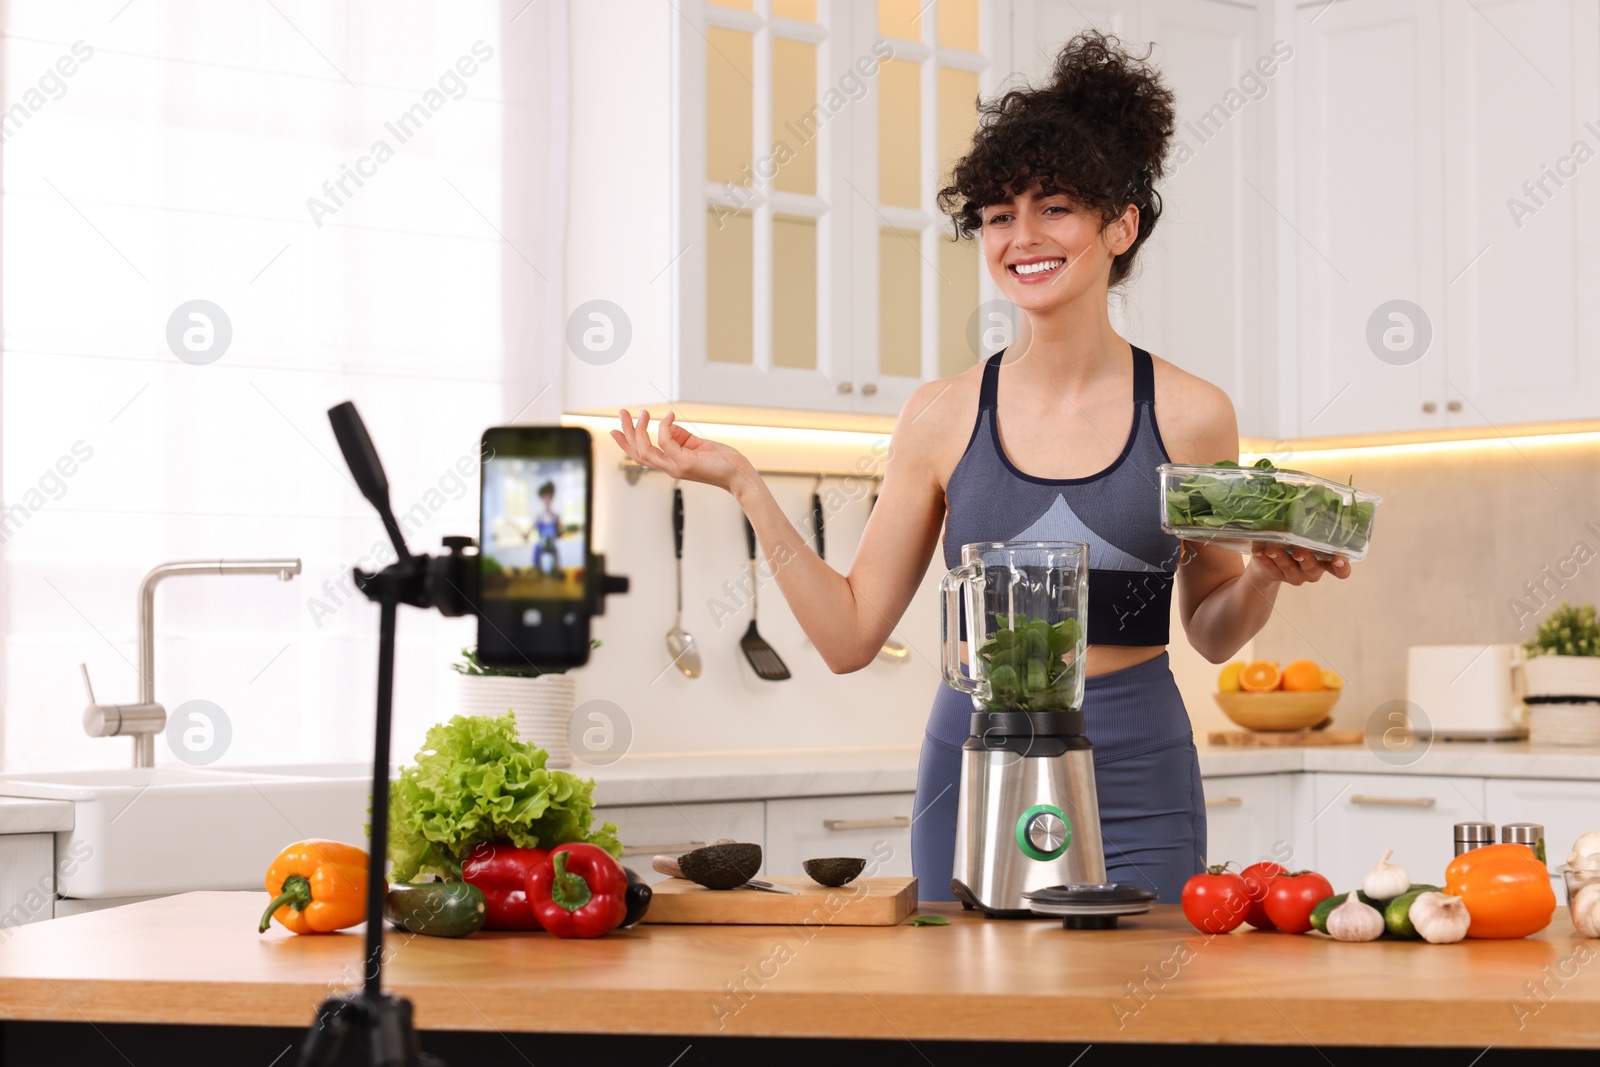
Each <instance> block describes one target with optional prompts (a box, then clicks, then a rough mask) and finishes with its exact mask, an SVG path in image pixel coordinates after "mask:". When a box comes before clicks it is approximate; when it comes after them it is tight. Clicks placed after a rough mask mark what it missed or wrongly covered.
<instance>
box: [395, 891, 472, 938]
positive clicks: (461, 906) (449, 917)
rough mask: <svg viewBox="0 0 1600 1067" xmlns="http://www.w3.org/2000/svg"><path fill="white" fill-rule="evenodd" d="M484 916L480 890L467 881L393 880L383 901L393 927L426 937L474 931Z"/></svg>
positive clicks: (459, 935) (464, 933) (456, 935)
mask: <svg viewBox="0 0 1600 1067" xmlns="http://www.w3.org/2000/svg"><path fill="white" fill-rule="evenodd" d="M487 915H488V904H487V902H486V901H485V900H484V898H483V890H481V889H479V888H478V887H477V886H475V885H472V884H471V883H468V882H419V883H415V884H413V883H410V882H396V883H395V884H394V885H391V886H390V887H389V893H388V895H387V896H386V897H385V898H384V904H383V917H384V918H385V919H388V920H389V922H390V923H391V924H393V926H394V928H395V929H397V930H404V931H405V932H407V933H411V934H427V935H428V936H429V937H466V936H467V935H468V934H472V933H477V932H478V931H479V930H481V929H483V920H484V918H485V917H486V916H487Z"/></svg>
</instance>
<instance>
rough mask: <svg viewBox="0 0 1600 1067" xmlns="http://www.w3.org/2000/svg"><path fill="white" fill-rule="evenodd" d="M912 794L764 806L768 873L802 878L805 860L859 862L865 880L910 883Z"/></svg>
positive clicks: (806, 799) (779, 802) (802, 800)
mask: <svg viewBox="0 0 1600 1067" xmlns="http://www.w3.org/2000/svg"><path fill="white" fill-rule="evenodd" d="M915 799H916V795H915V794H913V793H882V794H874V795H870V796H838V797H797V798H794V799H789V800H769V801H767V854H766V860H767V872H768V873H769V874H772V875H778V876H783V875H803V874H804V873H805V872H804V870H803V869H802V868H801V866H800V864H801V861H803V860H808V859H821V858H824V857H828V856H859V857H861V858H862V859H864V860H866V861H867V868H868V873H869V874H875V875H878V876H882V877H909V876H910V874H911V819H912V814H913V810H912V805H913V802H914V800H915Z"/></svg>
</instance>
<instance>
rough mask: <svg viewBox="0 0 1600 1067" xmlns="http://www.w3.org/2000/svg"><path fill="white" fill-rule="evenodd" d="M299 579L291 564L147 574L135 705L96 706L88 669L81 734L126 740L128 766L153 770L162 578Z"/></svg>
mask: <svg viewBox="0 0 1600 1067" xmlns="http://www.w3.org/2000/svg"><path fill="white" fill-rule="evenodd" d="M299 573H300V561H299V560H297V559H205V560H176V561H174V562H172V563H162V564H160V565H159V566H157V567H155V568H153V569H152V570H151V571H150V573H148V574H146V575H145V576H144V581H142V582H140V583H139V700H138V703H135V704H97V703H95V699H94V690H93V688H91V687H90V685H89V668H88V667H86V666H84V665H83V664H79V665H78V666H79V670H81V671H82V672H83V688H84V691H85V692H86V693H87V694H88V696H89V706H88V707H87V708H85V709H84V711H83V729H84V732H85V733H87V734H88V735H89V736H90V737H132V738H133V765H134V766H135V767H153V766H155V756H156V742H155V735H156V734H158V733H160V732H161V731H162V730H164V729H166V725H167V709H166V708H164V707H162V706H161V705H160V704H157V703H156V632H155V631H156V586H157V585H158V584H160V582H161V580H162V579H163V578H172V577H178V576H181V575H208V574H275V575H277V576H278V580H279V581H283V582H287V581H289V580H290V579H291V578H293V577H294V576H295V575H297V574H299Z"/></svg>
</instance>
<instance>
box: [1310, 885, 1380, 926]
mask: <svg viewBox="0 0 1600 1067" xmlns="http://www.w3.org/2000/svg"><path fill="white" fill-rule="evenodd" d="M1355 894H1356V899H1357V900H1359V901H1361V903H1363V904H1367V905H1369V906H1371V907H1374V908H1376V909H1378V913H1379V914H1380V915H1381V914H1382V913H1383V906H1384V904H1386V903H1387V901H1383V900H1373V899H1372V898H1371V897H1369V896H1367V895H1366V894H1365V893H1363V892H1362V891H1361V890H1359V889H1357V890H1356V891H1355ZM1349 895H1350V894H1349V893H1335V894H1334V895H1333V896H1331V897H1329V898H1328V899H1326V900H1324V901H1321V902H1320V903H1318V904H1317V906H1316V907H1315V908H1312V909H1311V929H1313V930H1315V931H1316V932H1317V933H1319V934H1325V933H1327V932H1328V913H1329V912H1331V911H1333V909H1334V908H1337V907H1338V906H1339V905H1340V904H1343V903H1344V898H1345V897H1347V896H1349Z"/></svg>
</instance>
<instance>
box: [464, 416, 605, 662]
mask: <svg viewBox="0 0 1600 1067" xmlns="http://www.w3.org/2000/svg"><path fill="white" fill-rule="evenodd" d="M591 448H592V440H591V438H590V436H589V433H588V431H586V430H583V429H578V428H572V427H561V426H505V427H496V428H493V429H490V430H488V431H486V432H485V433H484V435H483V457H484V459H483V468H482V497H481V499H482V505H481V507H482V510H481V516H480V526H479V531H478V546H479V547H478V558H479V567H480V568H481V584H480V596H479V613H478V657H479V659H481V660H482V661H483V662H484V663H486V664H490V665H492V666H505V667H523V666H536V667H546V666H577V665H579V664H582V663H585V662H587V660H588V658H589V609H590V604H589V588H588V579H589V573H588V572H589V560H590V554H591V551H592V548H591V546H590V539H589V524H590V518H591V511H592V492H593V480H592V477H591V471H590V458H591Z"/></svg>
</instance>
